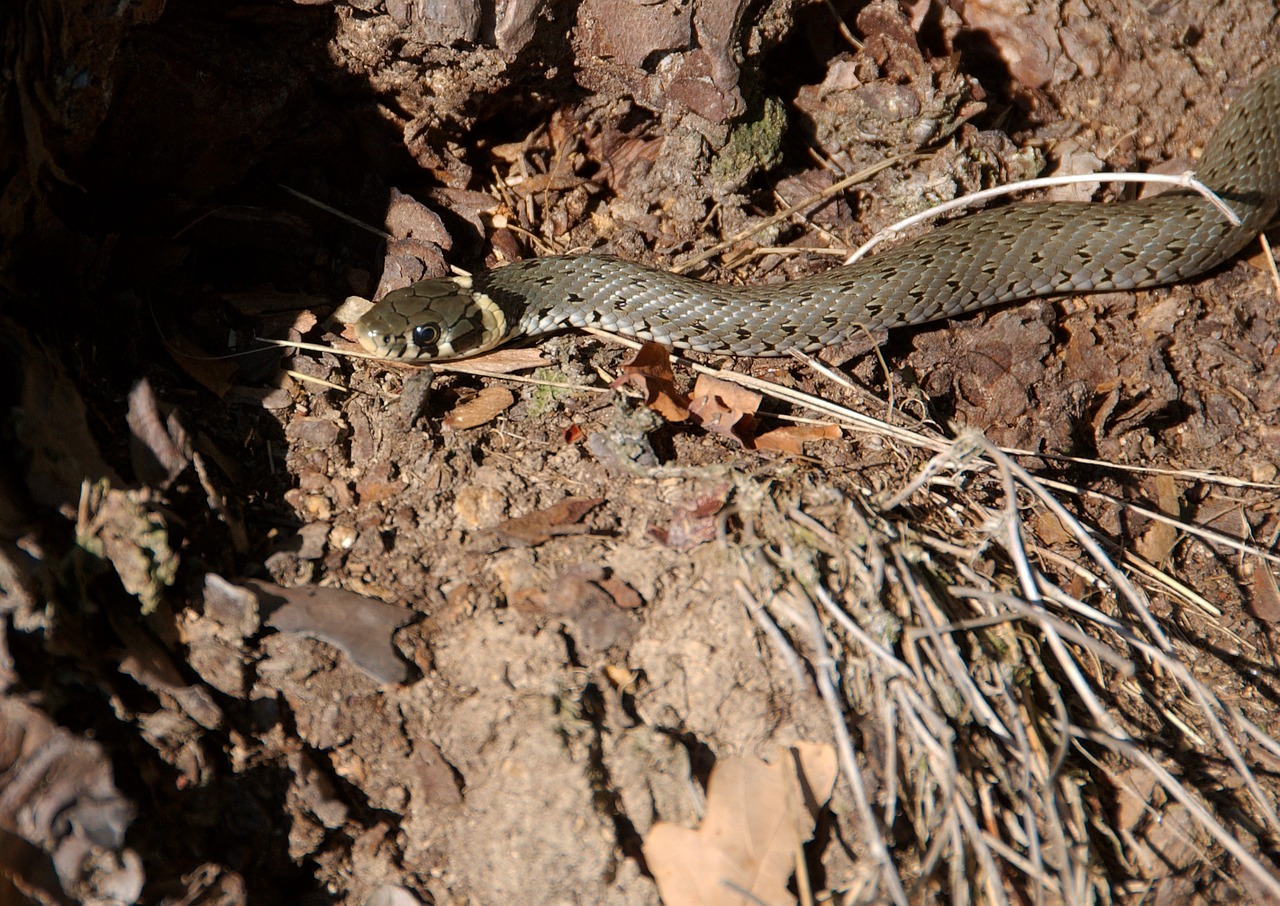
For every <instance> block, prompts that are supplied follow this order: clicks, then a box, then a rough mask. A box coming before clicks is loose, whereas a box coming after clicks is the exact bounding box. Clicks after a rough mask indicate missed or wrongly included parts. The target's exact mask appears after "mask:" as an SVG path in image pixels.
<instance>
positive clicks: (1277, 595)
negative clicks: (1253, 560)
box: [1245, 561, 1280, 623]
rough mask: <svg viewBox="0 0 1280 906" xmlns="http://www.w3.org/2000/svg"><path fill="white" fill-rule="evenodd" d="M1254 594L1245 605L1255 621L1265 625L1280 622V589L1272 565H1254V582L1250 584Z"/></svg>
mask: <svg viewBox="0 0 1280 906" xmlns="http://www.w3.org/2000/svg"><path fill="white" fill-rule="evenodd" d="M1249 587H1250V590H1251V591H1252V592H1253V594H1251V595H1250V596H1249V598H1248V600H1247V602H1246V604H1245V607H1246V609H1247V610H1248V611H1249V613H1250V614H1252V615H1253V617H1254V619H1257V620H1262V621H1263V622H1264V623H1278V622H1280V587H1278V586H1277V583H1276V574H1275V571H1274V570H1273V569H1272V568H1271V564H1270V563H1267V562H1266V561H1261V562H1259V563H1257V564H1255V565H1254V568H1253V581H1252V582H1250V583H1249Z"/></svg>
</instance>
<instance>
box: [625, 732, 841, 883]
mask: <svg viewBox="0 0 1280 906" xmlns="http://www.w3.org/2000/svg"><path fill="white" fill-rule="evenodd" d="M787 755H788V757H787V758H785V759H781V760H779V761H778V762H777V763H775V764H765V763H764V762H762V761H757V760H756V759H752V758H725V759H722V760H721V761H720V762H718V763H717V764H716V766H715V769H714V770H713V771H712V772H711V780H710V782H709V783H708V785H707V811H706V815H705V816H704V817H703V819H702V824H701V826H699V828H698V829H697V830H696V831H695V830H689V829H687V828H683V827H678V826H676V825H674V824H667V823H665V822H658V823H656V824H655V825H654V826H653V829H652V830H650V831H649V835H648V836H647V837H646V838H645V840H644V857H645V860H646V861H647V862H648V864H649V868H650V870H651V871H652V872H653V877H654V879H655V880H656V881H657V883H658V892H659V894H660V895H661V896H662V902H663V903H664V904H666V906H745V904H747V903H754V904H763V906H793V904H794V903H795V897H794V896H793V895H792V894H791V893H790V892H789V891H788V890H787V881H788V879H789V878H790V877H791V875H792V874H793V873H794V869H795V859H796V854H797V852H798V851H799V848H800V847H801V846H802V845H803V844H804V843H805V842H807V841H808V840H809V838H810V837H812V836H813V827H814V822H815V820H816V818H817V815H818V812H819V811H820V810H821V808H822V807H823V805H825V804H826V801H827V799H828V798H829V797H830V795H831V790H832V789H833V787H834V786H835V779H836V754H835V750H834V749H832V748H831V747H830V746H826V745H816V744H812V743H798V744H796V745H794V746H791V747H790V748H789V749H788V750H787Z"/></svg>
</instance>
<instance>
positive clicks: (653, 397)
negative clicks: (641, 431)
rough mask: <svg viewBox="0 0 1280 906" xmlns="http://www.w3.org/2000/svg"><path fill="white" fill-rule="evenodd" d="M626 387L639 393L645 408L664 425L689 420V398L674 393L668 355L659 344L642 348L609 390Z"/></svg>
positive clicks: (673, 379)
mask: <svg viewBox="0 0 1280 906" xmlns="http://www.w3.org/2000/svg"><path fill="white" fill-rule="evenodd" d="M628 384H629V385H631V386H632V387H635V388H636V389H637V390H639V391H640V392H642V393H643V394H644V404H645V405H646V406H648V407H649V408H650V409H652V410H653V411H654V412H656V413H658V414H659V415H661V416H662V417H663V418H665V419H666V420H667V421H669V422H682V421H684V420H685V419H687V418H688V417H689V397H687V396H685V395H684V394H683V393H681V392H680V391H679V390H677V389H676V379H675V374H674V373H673V372H672V371H671V353H670V351H669V350H668V349H667V347H665V346H663V345H662V344H661V343H645V344H644V345H643V346H641V347H640V349H639V350H637V352H636V354H635V355H634V356H632V358H631V361H629V362H627V363H625V364H624V365H623V366H622V376H621V377H619V378H618V379H616V380H615V381H614V382H613V383H611V384H610V385H609V388H610V389H612V390H617V389H618V388H619V387H623V386H626V385H628Z"/></svg>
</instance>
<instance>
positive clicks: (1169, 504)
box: [1133, 475, 1182, 563]
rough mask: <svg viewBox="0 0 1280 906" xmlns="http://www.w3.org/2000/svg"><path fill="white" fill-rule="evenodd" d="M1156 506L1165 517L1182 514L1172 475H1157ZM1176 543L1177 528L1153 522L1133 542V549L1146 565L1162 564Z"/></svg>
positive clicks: (1175, 483) (1180, 499)
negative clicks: (1144, 560)
mask: <svg viewBox="0 0 1280 906" xmlns="http://www.w3.org/2000/svg"><path fill="white" fill-rule="evenodd" d="M1155 482H1156V505H1157V506H1159V508H1160V512H1162V513H1164V514H1165V515H1166V516H1173V517H1175V518H1176V517H1178V516H1179V515H1180V514H1181V512H1182V497H1181V495H1180V494H1179V493H1178V484H1177V482H1175V481H1174V480H1173V476H1172V475H1157V476H1156V478H1155ZM1177 543H1178V529H1177V526H1173V525H1170V524H1169V523H1167V522H1153V523H1152V524H1151V526H1150V527H1149V528H1148V529H1147V530H1146V531H1145V532H1143V533H1142V535H1141V536H1140V537H1139V538H1138V539H1137V540H1135V541H1134V544H1133V546H1134V548H1135V549H1136V550H1137V551H1138V553H1139V554H1141V555H1142V557H1143V558H1144V559H1146V561H1147V562H1148V563H1163V562H1164V561H1165V559H1166V558H1167V557H1168V556H1169V554H1170V553H1172V551H1173V546H1174V545H1175V544H1177Z"/></svg>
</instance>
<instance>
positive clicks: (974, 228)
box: [356, 68, 1280, 361]
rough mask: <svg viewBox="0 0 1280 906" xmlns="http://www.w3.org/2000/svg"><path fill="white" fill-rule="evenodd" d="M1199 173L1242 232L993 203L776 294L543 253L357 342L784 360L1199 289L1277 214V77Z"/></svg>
mask: <svg viewBox="0 0 1280 906" xmlns="http://www.w3.org/2000/svg"><path fill="white" fill-rule="evenodd" d="M1196 176H1197V177H1198V178H1199V179H1200V180H1201V182H1203V183H1205V184H1206V185H1207V186H1209V188H1211V189H1213V190H1214V191H1215V192H1216V193H1217V194H1218V195H1219V196H1220V197H1221V198H1222V199H1223V200H1224V201H1225V202H1226V203H1227V204H1228V205H1230V206H1231V207H1232V209H1234V210H1235V211H1236V213H1237V214H1238V215H1239V217H1240V219H1241V223H1240V225H1239V226H1232V225H1231V224H1230V223H1228V222H1227V220H1226V219H1225V218H1224V217H1223V215H1222V214H1221V213H1220V212H1219V211H1217V210H1215V209H1214V207H1213V206H1212V205H1211V204H1210V202H1208V201H1207V200H1206V199H1205V198H1203V197H1202V196H1201V195H1199V194H1197V193H1195V192H1193V191H1190V190H1176V191H1173V192H1168V193H1165V194H1163V195H1157V196H1155V197H1151V198H1143V199H1138V200H1136V201H1126V202H1119V203H1115V204H1090V203H1072V202H1030V203H1024V204H1014V205H1009V206H1006V207H999V208H994V209H991V210H988V211H984V212H981V213H978V214H974V215H972V216H968V217H963V218H960V219H958V220H955V221H952V222H951V223H948V224H946V225H945V226H942V227H939V228H938V229H936V230H934V231H932V232H931V233H929V234H928V235H926V236H925V237H923V238H922V239H920V240H918V241H915V242H911V243H907V244H905V245H902V246H899V247H897V248H895V249H893V250H892V251H889V252H886V253H884V254H881V255H877V256H875V257H873V258H870V259H863V260H861V261H858V262H856V263H854V264H851V265H847V266H845V267H837V268H834V269H831V270H827V271H824V272H822V273H818V274H815V275H813V276H810V277H806V278H804V279H801V280H794V281H791V282H789V283H785V284H777V285H761V286H746V287H738V286H721V285H717V284H711V283H705V282H703V281H700V280H695V279H693V278H690V277H683V276H679V275H676V274H671V273H667V272H665V271H660V270H654V269H652V268H648V267H644V266H642V265H638V264H633V263H630V262H627V261H621V260H618V259H616V258H606V257H601V256H597V255H574V256H560V257H548V258H533V259H529V260H525V261H519V262H516V263H514V264H509V265H507V266H505V267H499V268H495V269H493V270H490V271H486V272H483V273H479V274H476V275H474V276H471V277H441V278H435V279H430V280H423V281H420V282H418V283H415V284H413V285H412V286H409V287H406V288H404V289H399V290H395V291H393V292H391V293H388V294H387V295H386V297H384V298H383V299H382V301H380V302H378V303H377V304H376V305H374V306H373V308H371V309H370V310H369V312H368V313H367V314H365V315H364V317H362V318H361V319H360V320H359V321H358V322H357V325H356V333H357V337H358V338H359V341H360V343H361V345H362V346H363V347H364V348H365V349H367V350H368V351H369V352H372V353H374V354H375V355H378V356H380V357H383V358H387V359H396V360H400V361H428V360H438V359H451V358H458V357H461V356H468V355H474V354H476V353H479V352H483V351H485V350H488V349H491V348H493V347H494V346H497V345H499V344H501V343H505V342H507V341H508V340H511V339H515V338H516V337H522V336H523V337H532V336H537V335H539V334H544V333H549V332H551V331H555V330H560V329H562V328H565V327H596V328H600V329H602V330H606V331H610V332H614V333H619V334H624V335H626V336H630V337H636V338H638V339H642V340H655V341H657V342H659V343H665V344H667V345H671V346H677V347H682V348H686V349H693V350H697V351H699V352H709V353H722V354H733V355H742V356H776V355H786V354H788V353H790V352H792V351H798V352H812V351H814V350H817V349H820V348H822V347H824V346H829V345H832V344H835V343H840V342H843V341H844V340H847V339H850V338H851V337H853V336H855V335H856V334H858V333H860V332H861V331H863V330H875V329H887V328H891V327H902V326H905V325H910V324H923V323H925V322H927V321H935V320H938V319H941V318H949V317H953V316H956V315H961V314H964V313H966V312H972V311H976V310H977V309H980V308H985V307H986V306H989V305H997V304H1000V303H1003V302H1012V301H1015V300H1019V299H1027V298H1031V297H1033V296H1042V295H1048V294H1055V293H1075V292H1085V291H1099V290H1127V289H1137V288H1139V287H1147V286H1157V285H1160V284H1166V283H1175V282H1179V281H1182V280H1187V279H1189V278H1191V277H1194V276H1195V275H1197V274H1200V273H1202V272H1204V271H1206V270H1208V269H1209V268H1212V267H1214V266H1216V265H1218V264H1221V263H1222V262H1223V261H1226V260H1227V259H1228V258H1230V257H1232V256H1233V255H1235V254H1236V253H1237V252H1238V251H1240V249H1241V248H1243V247H1244V246H1245V245H1246V244H1247V243H1248V242H1249V241H1250V240H1252V239H1253V238H1254V237H1255V236H1256V235H1257V234H1258V233H1259V232H1261V231H1262V230H1263V229H1265V228H1266V227H1267V226H1268V224H1269V223H1271V221H1272V219H1273V217H1274V216H1275V214H1276V210H1277V206H1278V205H1280V68H1277V69H1274V70H1272V71H1270V72H1268V73H1267V74H1265V75H1263V76H1262V77H1260V78H1259V79H1257V80H1256V81H1255V82H1253V83H1252V84H1251V85H1250V86H1249V87H1248V88H1247V89H1246V90H1245V91H1244V92H1243V93H1242V94H1241V95H1240V96H1239V97H1238V98H1237V99H1236V101H1235V103H1234V104H1233V105H1232V107H1231V110H1230V112H1229V113H1228V114H1227V116H1226V117H1224V118H1223V120H1222V122H1221V123H1220V124H1219V125H1218V128H1217V129H1216V130H1215V132H1214V134H1213V137H1212V139H1211V140H1210V142H1209V144H1208V147H1207V148H1206V149H1205V152H1204V155H1203V156H1202V157H1201V159H1200V162H1199V166H1198V167H1197V169H1196Z"/></svg>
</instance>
